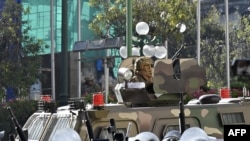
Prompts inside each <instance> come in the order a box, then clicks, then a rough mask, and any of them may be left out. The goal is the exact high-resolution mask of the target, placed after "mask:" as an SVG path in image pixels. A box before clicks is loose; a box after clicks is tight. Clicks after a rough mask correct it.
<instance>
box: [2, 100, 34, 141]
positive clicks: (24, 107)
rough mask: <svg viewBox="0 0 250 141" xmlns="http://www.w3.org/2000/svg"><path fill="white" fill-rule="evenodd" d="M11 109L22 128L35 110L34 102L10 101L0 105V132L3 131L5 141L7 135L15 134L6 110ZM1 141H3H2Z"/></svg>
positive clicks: (6, 140)
mask: <svg viewBox="0 0 250 141" xmlns="http://www.w3.org/2000/svg"><path fill="white" fill-rule="evenodd" d="M7 107H11V109H12V111H13V114H14V115H15V117H16V119H17V121H18V123H19V124H20V126H23V125H24V124H25V122H26V121H27V119H28V118H29V116H30V115H31V114H32V113H34V112H35V111H36V110H37V102H36V101H26V100H24V101H21V100H18V101H12V102H8V103H4V104H1V106H0V113H1V114H0V131H3V130H4V131H5V138H4V140H5V141H8V135H9V134H16V131H15V127H14V124H13V121H12V120H11V117H10V114H9V111H8V110H7V109H6V108H7ZM4 140H3V141H4Z"/></svg>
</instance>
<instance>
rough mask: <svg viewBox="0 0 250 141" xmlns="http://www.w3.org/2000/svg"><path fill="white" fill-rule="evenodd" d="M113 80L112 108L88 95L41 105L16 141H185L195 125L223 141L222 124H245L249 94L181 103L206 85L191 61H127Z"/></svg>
mask: <svg viewBox="0 0 250 141" xmlns="http://www.w3.org/2000/svg"><path fill="white" fill-rule="evenodd" d="M141 69H144V70H145V69H146V70H147V71H146V72H147V73H149V74H150V75H151V76H152V78H151V77H144V76H141V77H142V78H140V79H139V78H135V77H140V76H139V75H141V74H144V75H146V74H145V73H140V72H139V71H140V70H141ZM150 75H149V76H150ZM118 81H119V83H118V84H117V86H116V87H115V92H116V96H117V99H118V103H117V104H104V103H103V102H102V101H103V100H102V98H103V97H102V96H101V95H102V94H100V93H97V94H98V95H99V96H100V97H98V99H97V101H95V100H96V99H95V98H96V97H95V96H96V94H94V95H93V102H94V103H93V104H92V103H89V104H87V103H86V102H85V101H84V98H75V99H70V101H69V105H66V106H62V107H58V108H54V107H53V101H47V102H46V101H40V106H39V107H40V108H39V110H38V111H37V112H35V113H34V114H33V115H31V116H30V118H29V119H28V120H27V122H26V124H25V125H24V126H23V127H22V131H23V134H21V135H20V134H18V136H17V137H16V138H15V140H21V141H24V140H29V141H55V140H64V141H66V140H67V138H70V139H71V140H81V141H90V140H96V141H97V140H99V141H100V140H103V141H105V140H106V141H108V140H109V141H113V140H117V141H118V140H119V141H125V140H129V141H134V140H137V141H138V140H141V141H142V140H143V141H147V140H149V139H145V138H146V137H147V136H150V138H151V139H152V140H165V141H167V140H168V139H167V138H168V137H167V136H168V135H169V134H170V133H171V132H172V131H175V132H176V133H177V134H179V135H176V134H175V135H176V136H172V137H174V138H175V140H180V141H184V140H182V139H181V137H182V136H184V134H185V132H186V131H188V130H189V129H193V128H195V127H196V128H199V129H200V130H198V131H203V132H204V133H205V134H206V135H207V137H206V138H208V140H223V137H224V128H223V127H224V125H242V124H250V116H249V112H248V110H249V107H250V98H249V97H248V95H245V96H244V97H238V98H222V97H221V96H220V95H219V94H207V95H203V96H201V97H199V99H196V100H192V101H190V102H188V103H187V104H184V103H183V96H184V95H185V94H186V93H191V92H194V91H195V90H197V89H199V87H200V86H201V85H204V84H205V83H206V79H205V69H204V68H203V67H200V66H199V65H198V64H197V62H196V60H195V59H190V58H183V59H175V60H173V59H157V60H154V59H152V58H147V57H129V58H127V59H125V60H124V61H123V62H122V63H121V65H120V69H119V74H118ZM100 98H101V99H100ZM196 128H195V129H194V131H193V132H196ZM142 133H143V135H142ZM196 133H197V135H198V136H199V134H198V133H199V132H196ZM152 134H153V135H152ZM139 135H141V136H142V137H144V139H141V138H140V137H141V136H139ZM190 136H193V135H190ZM22 138H24V140H23V139H22ZM155 138H157V139H155ZM185 138H186V140H188V139H187V138H189V137H185ZM173 140H174V139H173Z"/></svg>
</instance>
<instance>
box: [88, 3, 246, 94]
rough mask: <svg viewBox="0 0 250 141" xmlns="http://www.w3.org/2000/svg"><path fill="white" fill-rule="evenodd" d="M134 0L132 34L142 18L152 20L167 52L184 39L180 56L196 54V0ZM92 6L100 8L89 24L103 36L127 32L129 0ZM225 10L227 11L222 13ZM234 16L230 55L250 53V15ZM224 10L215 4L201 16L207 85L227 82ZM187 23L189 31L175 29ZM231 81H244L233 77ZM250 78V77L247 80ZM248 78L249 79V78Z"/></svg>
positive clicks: (214, 86)
mask: <svg viewBox="0 0 250 141" xmlns="http://www.w3.org/2000/svg"><path fill="white" fill-rule="evenodd" d="M132 2H133V4H132V5H133V8H132V9H133V10H132V11H133V12H132V14H133V16H132V17H133V25H132V27H133V35H136V33H135V30H134V29H135V25H136V23H138V22H139V21H145V22H147V23H149V26H150V33H149V34H150V35H158V36H162V39H163V40H166V41H167V42H168V56H172V55H173V54H174V53H175V52H176V51H177V50H178V49H179V46H180V44H181V43H183V42H185V43H186V48H185V49H184V50H182V51H181V52H180V56H179V57H183V58H185V57H195V56H197V54H196V53H195V52H196V49H194V48H192V47H196V44H197V35H196V33H197V26H194V25H196V24H197V22H196V3H192V2H190V1H183V0H168V1H165V0H153V1H152V0H151V1H149V0H134V1H132ZM90 4H91V6H92V7H94V8H96V9H97V10H99V12H97V13H96V15H95V16H94V18H93V20H92V21H91V22H90V24H89V27H90V29H91V30H93V31H94V33H96V36H98V37H100V38H106V37H115V36H124V35H125V33H126V27H125V25H126V3H125V1H121V0H112V1H108V2H107V1H104V0H90ZM223 14H224V15H223ZM234 14H235V15H233V16H234V19H235V20H229V47H230V54H229V59H230V61H232V60H233V59H234V58H245V57H249V53H250V52H249V51H248V50H249V43H250V38H249V37H250V36H249V34H250V32H249V30H250V26H249V21H250V20H249V17H248V16H243V17H242V15H240V14H237V13H236V12H235V13H234ZM224 17H225V13H221V12H220V11H219V10H218V9H216V7H215V6H214V5H212V6H211V9H210V11H208V13H206V14H205V15H203V16H202V17H201V36H200V38H201V42H200V48H201V52H200V55H201V58H200V59H201V60H200V64H201V66H203V67H205V68H206V77H207V80H208V82H207V86H208V87H210V88H216V89H219V88H221V87H225V85H226V82H227V79H226V78H227V76H226V75H227V73H226V69H227V61H226V58H227V54H226V52H227V48H226V41H225V20H224V19H225V18H224ZM180 22H182V23H184V24H186V26H187V31H186V32H185V33H184V34H183V35H181V34H180V33H179V32H178V30H176V24H177V23H180ZM231 79H232V80H231V81H242V79H234V78H233V76H232V77H231ZM244 82H247V80H244ZM248 82H249V80H248Z"/></svg>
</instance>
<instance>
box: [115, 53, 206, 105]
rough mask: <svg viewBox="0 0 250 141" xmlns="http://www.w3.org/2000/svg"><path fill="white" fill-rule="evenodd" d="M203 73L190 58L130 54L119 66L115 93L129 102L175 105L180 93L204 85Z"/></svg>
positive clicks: (193, 90)
mask: <svg viewBox="0 0 250 141" xmlns="http://www.w3.org/2000/svg"><path fill="white" fill-rule="evenodd" d="M149 66H150V68H149ZM142 69H144V71H145V70H146V72H148V73H146V72H143V73H141V72H140V71H141V70H142ZM148 69H150V70H148ZM148 75H149V76H150V77H149V76H148ZM205 75H206V74H205V68H203V67H201V66H199V65H198V63H197V61H196V59H193V58H181V59H175V60H173V59H165V58H164V59H153V58H150V57H145V56H143V57H129V58H126V59H124V60H123V62H122V63H121V65H120V67H119V74H118V82H119V84H118V86H117V87H116V96H117V98H118V100H120V102H125V103H132V104H143V105H144V104H149V105H150V104H160V105H161V103H164V105H166V104H169V105H173V104H178V101H179V99H180V93H184V94H186V93H192V92H195V91H196V90H198V89H199V88H200V86H202V85H204V84H205V82H206V78H205Z"/></svg>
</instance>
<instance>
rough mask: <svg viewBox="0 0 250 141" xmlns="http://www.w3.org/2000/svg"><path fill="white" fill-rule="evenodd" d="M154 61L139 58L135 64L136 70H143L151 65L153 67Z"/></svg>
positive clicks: (147, 58)
mask: <svg viewBox="0 0 250 141" xmlns="http://www.w3.org/2000/svg"><path fill="white" fill-rule="evenodd" d="M152 63H153V62H152V59H151V58H149V57H142V58H138V59H137V60H136V63H135V70H141V69H143V68H144V66H145V65H147V64H149V65H150V66H151V65H152Z"/></svg>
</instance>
